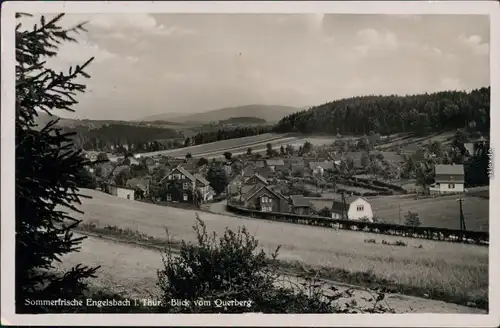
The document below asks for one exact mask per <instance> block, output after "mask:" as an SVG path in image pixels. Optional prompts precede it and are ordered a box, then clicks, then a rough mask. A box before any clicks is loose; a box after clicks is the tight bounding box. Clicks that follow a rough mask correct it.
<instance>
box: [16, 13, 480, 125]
mask: <svg viewBox="0 0 500 328" xmlns="http://www.w3.org/2000/svg"><path fill="white" fill-rule="evenodd" d="M48 17H50V16H48ZM35 20H39V16H37V15H35V16H34V17H33V18H23V19H22V20H21V23H22V24H23V26H24V28H30V27H31V26H33V24H34V23H35ZM83 21H88V23H87V25H86V28H87V30H88V32H86V33H83V34H80V35H78V36H77V39H78V40H79V42H78V43H65V44H63V45H62V46H61V48H60V51H59V55H58V56H57V57H56V58H54V59H50V61H49V65H50V66H51V67H53V68H55V69H62V70H64V71H67V69H68V68H69V66H70V65H76V64H81V63H83V62H85V61H86V60H87V59H88V58H90V57H92V56H94V57H95V60H94V62H93V63H92V64H91V66H90V67H89V68H88V69H87V72H88V73H89V74H90V75H91V76H92V78H91V79H89V80H85V83H87V86H88V90H87V92H86V93H85V94H82V95H78V100H79V101H80V103H79V104H78V105H76V106H75V111H76V112H75V113H69V114H68V113H58V114H59V115H62V116H64V117H71V118H90V119H117V120H118V119H120V120H133V119H138V118H141V117H145V116H148V115H155V114H160V113H182V114H188V113H196V112H203V111H208V110H214V109H219V108H223V107H231V106H239V105H248V104H269V105H287V106H294V107H306V106H313V105H319V104H323V103H325V102H329V101H333V100H335V99H340V98H344V97H353V96H361V95H369V94H386V95H388V94H401V95H405V94H416V93H424V92H435V91H442V90H470V89H475V88H479V87H482V86H489V84H490V82H489V80H490V68H489V40H490V32H489V19H488V16H479V15H475V16H474V15H422V16H418V15H374V14H365V15H356V14H283V15H281V14H145V13H138V14H67V15H66V16H65V17H64V18H63V20H62V21H61V25H62V26H63V27H71V26H74V25H75V24H77V23H79V22H83Z"/></svg>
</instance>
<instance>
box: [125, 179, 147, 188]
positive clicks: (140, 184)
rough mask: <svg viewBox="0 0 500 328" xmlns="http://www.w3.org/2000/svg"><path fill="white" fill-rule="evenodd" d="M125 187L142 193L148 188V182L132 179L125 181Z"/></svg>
mask: <svg viewBox="0 0 500 328" xmlns="http://www.w3.org/2000/svg"><path fill="white" fill-rule="evenodd" d="M125 186H126V187H129V188H134V189H135V188H139V189H140V190H142V191H146V190H148V187H149V180H148V179H144V178H132V179H128V180H127V182H126V183H125Z"/></svg>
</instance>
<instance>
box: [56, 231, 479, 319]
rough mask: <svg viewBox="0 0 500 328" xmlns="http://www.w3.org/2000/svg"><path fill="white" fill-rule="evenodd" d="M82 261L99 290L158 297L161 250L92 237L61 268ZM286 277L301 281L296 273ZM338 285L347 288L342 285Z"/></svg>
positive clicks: (431, 306) (413, 307) (408, 305)
mask: <svg viewBox="0 0 500 328" xmlns="http://www.w3.org/2000/svg"><path fill="white" fill-rule="evenodd" d="M78 263H83V264H85V265H90V266H96V265H101V269H100V270H99V273H98V277H97V278H95V279H93V282H92V284H93V285H94V286H95V287H97V288H99V289H104V290H109V291H113V292H115V293H119V294H121V295H122V296H124V297H130V298H144V297H148V298H155V294H156V286H155V283H156V280H157V276H156V272H157V270H158V269H160V268H161V267H162V261H161V253H160V252H159V251H155V250H152V249H147V248H143V247H139V246H136V245H131V244H123V243H118V242H114V241H111V240H106V239H101V238H97V237H89V238H88V239H86V240H85V241H84V242H83V245H82V248H81V251H80V252H78V253H73V254H70V255H67V256H65V257H63V263H62V264H60V265H59V267H60V268H61V269H69V268H71V267H73V266H75V265H76V264H78ZM286 278H287V279H289V280H291V281H297V280H296V279H297V278H295V277H292V276H290V277H286ZM338 287H339V289H342V288H346V287H345V286H344V287H343V286H340V285H339V286H338ZM367 296H368V297H369V294H368V293H367V292H366V291H363V290H357V291H356V292H355V297H356V300H357V301H358V303H359V304H360V305H362V304H363V302H364V301H363V300H362V298H363V297H367ZM387 304H388V305H389V306H390V307H391V308H393V309H394V310H395V311H396V312H397V313H477V314H485V313H486V311H484V310H481V309H476V308H469V307H465V306H460V305H456V304H452V303H446V302H442V301H435V300H429V299H423V298H418V297H413V296H406V295H399V294H391V295H389V296H388V298H387Z"/></svg>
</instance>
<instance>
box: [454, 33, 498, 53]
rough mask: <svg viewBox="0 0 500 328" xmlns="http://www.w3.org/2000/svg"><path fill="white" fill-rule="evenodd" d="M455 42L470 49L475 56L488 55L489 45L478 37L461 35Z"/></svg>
mask: <svg viewBox="0 0 500 328" xmlns="http://www.w3.org/2000/svg"><path fill="white" fill-rule="evenodd" d="M457 40H458V42H459V43H460V44H461V45H463V46H465V47H467V48H470V49H472V51H473V52H474V53H475V54H477V55H480V56H485V55H489V53H490V45H489V43H487V42H483V40H482V38H481V37H480V36H479V35H469V36H466V35H464V34H461V35H460V36H459V37H458V39H457Z"/></svg>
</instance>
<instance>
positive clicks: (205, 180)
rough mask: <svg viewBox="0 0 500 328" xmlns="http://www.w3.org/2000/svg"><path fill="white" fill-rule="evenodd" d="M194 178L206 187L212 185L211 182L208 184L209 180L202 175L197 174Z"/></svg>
mask: <svg viewBox="0 0 500 328" xmlns="http://www.w3.org/2000/svg"><path fill="white" fill-rule="evenodd" d="M194 177H195V178H196V180H198V181H200V182H201V183H203V184H204V185H206V186H208V185H210V182H208V180H207V179H205V177H203V176H202V175H201V174H198V173H196V174H195V175H194Z"/></svg>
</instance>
